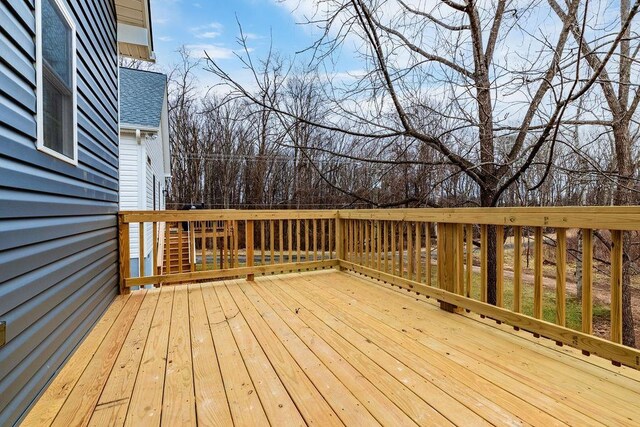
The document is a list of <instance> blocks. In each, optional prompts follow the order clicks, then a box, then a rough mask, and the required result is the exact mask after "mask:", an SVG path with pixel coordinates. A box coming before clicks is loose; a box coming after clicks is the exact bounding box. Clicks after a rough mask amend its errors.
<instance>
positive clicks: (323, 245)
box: [320, 219, 326, 261]
mask: <svg viewBox="0 0 640 427" xmlns="http://www.w3.org/2000/svg"><path fill="white" fill-rule="evenodd" d="M325 226H326V223H325V221H324V219H321V220H320V246H321V247H322V255H321V258H320V259H321V260H322V261H324V256H325V244H326V241H325V234H324V231H325Z"/></svg>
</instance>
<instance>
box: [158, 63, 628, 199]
mask: <svg viewBox="0 0 640 427" xmlns="http://www.w3.org/2000/svg"><path fill="white" fill-rule="evenodd" d="M199 65H200V64H199V63H198V62H195V61H193V60H192V59H191V58H189V56H188V55H187V54H186V53H183V63H182V64H181V65H180V66H179V67H176V68H175V69H174V70H173V72H172V74H171V79H170V80H171V89H170V92H171V93H170V99H169V102H170V137H171V147H172V182H171V187H170V192H169V195H168V201H167V202H168V203H167V205H168V207H169V208H180V207H183V206H185V205H202V206H204V207H206V208H211V209H239V208H247V209H291V208H296V209H321V208H347V207H350V208H358V207H362V208H370V207H464V206H480V205H481V203H480V192H479V189H478V186H477V185H475V183H474V182H473V181H472V179H470V178H469V176H468V174H464V173H461V170H460V169H459V168H458V167H456V166H454V165H451V163H450V162H449V161H448V160H447V159H446V158H445V156H444V155H443V154H442V153H441V152H439V151H437V150H435V149H433V148H432V147H431V146H430V145H429V144H427V143H425V142H422V141H419V140H416V139H413V138H408V137H407V136H406V135H401V136H397V137H385V138H377V137H375V136H362V135H359V134H358V132H357V129H354V132H353V134H351V135H350V134H346V133H345V132H344V131H340V132H337V131H333V130H332V129H329V128H321V127H318V126H311V125H309V124H308V123H317V122H320V121H322V120H324V119H325V118H326V115H330V114H333V115H335V116H336V117H335V120H336V121H340V120H341V118H340V117H339V116H338V115H337V114H336V112H335V110H331V109H330V108H329V107H328V106H326V105H324V102H323V90H325V88H323V87H322V85H321V84H320V80H319V79H317V78H316V77H315V76H314V75H313V74H307V75H302V76H300V75H294V76H291V75H289V76H287V78H286V79H285V78H284V76H279V75H278V74H277V72H273V71H272V72H271V73H270V74H269V75H266V74H265V75H264V76H262V78H263V79H264V81H265V82H267V84H266V85H264V86H262V88H261V90H258V91H257V92H256V93H254V94H252V96H253V97H255V98H258V99H260V98H263V99H267V98H268V99H271V100H273V99H277V100H278V105H279V106H280V107H281V108H283V109H284V111H283V112H282V113H283V114H285V115H287V117H289V118H290V119H291V120H288V121H286V122H285V121H283V120H282V119H281V116H282V114H276V113H275V112H274V111H273V108H263V107H261V106H260V105H257V104H256V103H253V102H250V101H248V100H246V99H242V98H238V97H235V98H228V97H224V96H217V95H215V94H211V93H202V91H201V90H200V88H199V86H198V82H197V81H196V80H195V77H194V75H193V71H194V69H195V68H196V67H198V66H199ZM424 115H425V117H423V120H422V123H423V126H424V127H425V128H428V129H425V132H431V133H438V132H444V131H445V129H444V126H446V124H442V123H438V122H437V121H433V120H430V118H429V117H428V113H426V112H425V113H424ZM563 129H564V131H565V134H564V135H563V141H564V144H562V145H561V146H556V147H555V148H554V152H553V154H552V156H553V161H552V163H551V164H550V165H549V164H548V163H547V162H546V161H542V160H540V161H539V162H538V163H535V162H534V163H533V164H532V165H531V166H530V167H529V168H528V169H527V170H526V171H525V172H524V173H523V174H522V176H521V177H520V179H519V180H517V181H516V182H514V183H513V184H512V185H511V186H510V187H509V188H508V189H507V190H506V191H505V192H504V193H503V195H502V196H501V198H500V201H499V203H498V204H499V205H504V206H557V205H563V206H571V205H610V204H614V196H615V194H614V193H615V187H616V182H617V176H618V174H617V170H616V163H615V151H614V147H613V145H612V144H611V142H610V139H609V137H608V135H607V134H606V133H598V129H593V132H592V133H586V132H585V131H584V130H581V129H578V128H575V127H566V128H563ZM508 138H509V137H508V136H505V137H503V139H504V141H503V145H504V146H505V147H508V146H510V145H511V144H512V143H513V142H512V141H510V140H508ZM585 141H586V142H588V143H585ZM497 150H498V151H499V150H500V141H499V142H498V144H497ZM636 154H637V153H636ZM550 155H551V153H550V152H549V149H547V150H546V152H545V150H544V149H543V150H542V151H541V153H540V154H539V156H538V157H539V158H540V159H546V158H547V157H549V156H550ZM634 188H635V190H634V191H632V192H631V194H632V198H633V199H632V200H631V204H633V203H637V202H638V194H639V193H638V191H637V179H635V176H634Z"/></svg>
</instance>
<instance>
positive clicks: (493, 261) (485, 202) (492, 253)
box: [480, 189, 498, 305]
mask: <svg viewBox="0 0 640 427" xmlns="http://www.w3.org/2000/svg"><path fill="white" fill-rule="evenodd" d="M495 193H496V192H495V190H491V189H489V190H486V189H483V190H482V191H481V193H480V198H481V200H480V201H481V205H482V207H493V206H492V201H493V196H494V195H495ZM496 237H497V236H496V226H495V225H489V226H488V227H487V302H488V303H489V304H493V305H495V304H496V302H497V293H496V281H497V277H498V276H497V263H498V257H497V253H496V252H497V249H498V246H497V241H496Z"/></svg>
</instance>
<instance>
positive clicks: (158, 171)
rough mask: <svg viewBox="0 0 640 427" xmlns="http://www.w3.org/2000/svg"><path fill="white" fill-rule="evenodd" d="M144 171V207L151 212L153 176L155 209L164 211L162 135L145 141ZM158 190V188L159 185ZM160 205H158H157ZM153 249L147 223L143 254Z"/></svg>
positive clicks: (149, 225) (151, 235) (151, 236)
mask: <svg viewBox="0 0 640 427" xmlns="http://www.w3.org/2000/svg"><path fill="white" fill-rule="evenodd" d="M144 146H145V170H146V197H145V201H146V207H145V209H147V210H153V209H154V206H153V176H154V175H155V177H156V180H155V181H156V209H164V197H163V192H162V190H163V187H164V168H163V165H164V162H163V154H162V135H157V136H156V137H155V138H146V139H145V144H144ZM147 157H148V158H150V159H151V166H149V164H148V163H147ZM159 183H160V184H161V185H160V188H159V185H158V184H159ZM159 204H160V205H159ZM152 249H153V228H152V225H151V224H150V223H149V224H147V226H146V229H145V250H146V252H145V254H147V255H148V254H150V253H151V251H152Z"/></svg>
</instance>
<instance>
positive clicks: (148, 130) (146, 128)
mask: <svg viewBox="0 0 640 427" xmlns="http://www.w3.org/2000/svg"><path fill="white" fill-rule="evenodd" d="M137 130H139V131H141V132H145V133H158V132H160V128H159V127H153V126H140V125H134V124H131V123H120V132H123V131H129V132H135V131H137Z"/></svg>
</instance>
